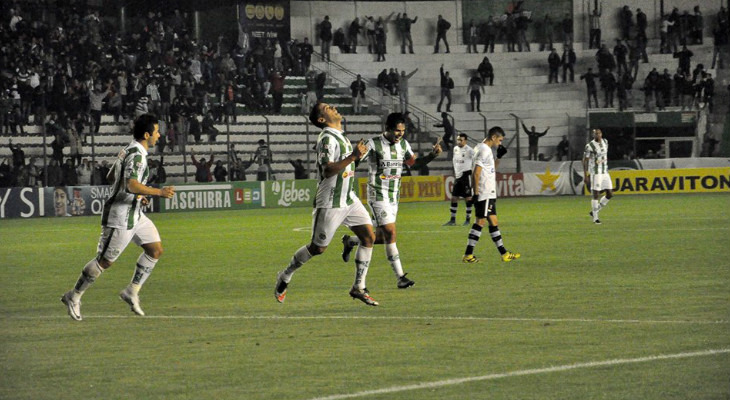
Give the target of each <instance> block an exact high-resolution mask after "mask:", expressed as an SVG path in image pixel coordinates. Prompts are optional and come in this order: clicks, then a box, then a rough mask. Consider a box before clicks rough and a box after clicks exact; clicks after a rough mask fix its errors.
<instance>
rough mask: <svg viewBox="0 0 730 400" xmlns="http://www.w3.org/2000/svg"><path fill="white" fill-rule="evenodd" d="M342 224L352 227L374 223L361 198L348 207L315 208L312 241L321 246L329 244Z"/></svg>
mask: <svg viewBox="0 0 730 400" xmlns="http://www.w3.org/2000/svg"><path fill="white" fill-rule="evenodd" d="M340 225H345V226H346V227H348V228H351V227H353V226H359V225H372V221H371V220H370V214H368V211H367V210H366V209H365V206H363V205H362V203H361V202H360V201H359V200H358V201H356V202H354V203H352V204H351V205H350V206H348V207H341V208H315V209H314V211H312V243H314V244H315V245H317V246H320V247H327V246H329V244H330V242H331V241H332V238H333V237H334V236H335V232H336V231H337V228H339V227H340Z"/></svg>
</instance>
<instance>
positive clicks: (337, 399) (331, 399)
mask: <svg viewBox="0 0 730 400" xmlns="http://www.w3.org/2000/svg"><path fill="white" fill-rule="evenodd" d="M727 353H730V349H710V350H702V351H694V352H687V353H675V354H659V355H655V356H647V357H639V358H618V359H613V360H605V361H588V362H582V363H575V364H566V365H557V366H553V367H547V368H535V369H524V370H517V371H511V372H505V373H500V374H489V375H482V376H470V377H465V378H456V379H445V380H440V381H433V382H423V383H417V384H413V385H404V386H391V387H388V388H382V389H374V390H365V391H362V392H355V393H344V394H333V395H330V396H324V397H315V398H312V399H310V400H341V399H354V398H358V397H367V396H373V395H380V394H391V393H400V392H407V391H412V390H422V389H434V388H440V387H444V386H454V385H461V384H465V383H470V382H482V381H490V380H496V379H502V378H510V377H514V376H526V375H537V374H546V373H551V372H563V371H570V370H576V369H584V368H595V367H606V366H616V365H625V364H636V363H643V362H652V361H663V360H672V359H681V358H692V357H706V356H714V355H718V354H727Z"/></svg>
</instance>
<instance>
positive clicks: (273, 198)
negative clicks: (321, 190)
mask: <svg viewBox="0 0 730 400" xmlns="http://www.w3.org/2000/svg"><path fill="white" fill-rule="evenodd" d="M264 185H265V186H266V192H265V194H266V196H265V197H264V199H265V204H264V206H265V207H267V208H278V207H285V208H289V207H313V206H314V198H315V197H316V196H317V180H315V179H298V180H286V181H267V182H265V183H264Z"/></svg>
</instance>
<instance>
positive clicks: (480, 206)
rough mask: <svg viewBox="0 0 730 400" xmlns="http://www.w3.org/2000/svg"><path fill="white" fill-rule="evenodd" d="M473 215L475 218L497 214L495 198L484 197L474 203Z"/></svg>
mask: <svg viewBox="0 0 730 400" xmlns="http://www.w3.org/2000/svg"><path fill="white" fill-rule="evenodd" d="M474 215H475V216H476V217H477V218H487V216H489V215H497V199H484V200H481V201H477V202H475V203H474Z"/></svg>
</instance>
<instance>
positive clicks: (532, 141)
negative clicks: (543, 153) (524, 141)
mask: <svg viewBox="0 0 730 400" xmlns="http://www.w3.org/2000/svg"><path fill="white" fill-rule="evenodd" d="M522 129H523V130H524V131H525V134H526V135H527V138H528V143H529V148H528V152H527V159H528V160H535V161H537V148H538V143H539V141H540V138H541V137H543V136H545V135H547V133H548V131H549V130H550V127H549V126H548V127H547V129H545V130H544V131H543V132H537V131H535V126H534V125H533V126H532V127H531V128H530V129H527V126H525V123H524V122H522Z"/></svg>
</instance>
